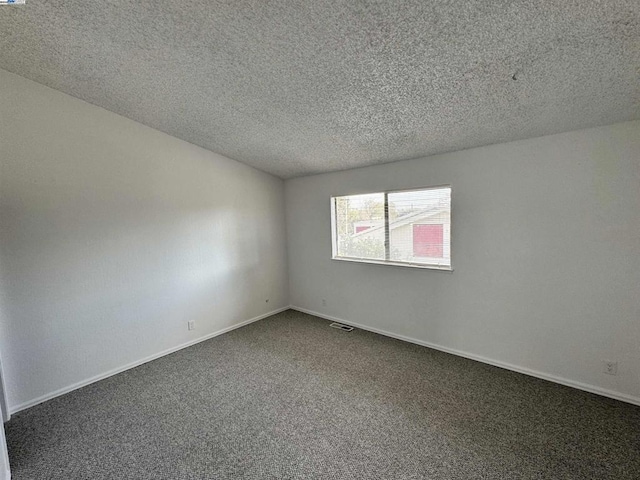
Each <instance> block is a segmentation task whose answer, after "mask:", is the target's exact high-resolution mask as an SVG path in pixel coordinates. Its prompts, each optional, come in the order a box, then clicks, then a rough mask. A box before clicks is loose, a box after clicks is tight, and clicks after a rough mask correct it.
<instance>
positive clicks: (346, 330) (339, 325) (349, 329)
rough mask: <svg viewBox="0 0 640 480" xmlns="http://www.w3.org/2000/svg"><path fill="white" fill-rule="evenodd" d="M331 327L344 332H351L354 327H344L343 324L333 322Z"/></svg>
mask: <svg viewBox="0 0 640 480" xmlns="http://www.w3.org/2000/svg"><path fill="white" fill-rule="evenodd" d="M329 326H330V327H333V328H339V329H340V330H344V331H345V332H350V331H351V330H353V327H350V326H349V325H343V324H342V323H336V322H333V323H332V324H331V325H329Z"/></svg>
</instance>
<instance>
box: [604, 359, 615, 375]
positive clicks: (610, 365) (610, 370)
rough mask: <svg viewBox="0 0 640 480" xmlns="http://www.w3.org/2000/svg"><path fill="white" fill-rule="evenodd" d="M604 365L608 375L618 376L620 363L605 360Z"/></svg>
mask: <svg viewBox="0 0 640 480" xmlns="http://www.w3.org/2000/svg"><path fill="white" fill-rule="evenodd" d="M602 364H603V365H604V370H603V371H604V373H606V374H607V375H617V374H618V362H610V361H609V360H603V361H602Z"/></svg>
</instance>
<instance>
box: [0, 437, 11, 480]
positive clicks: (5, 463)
mask: <svg viewBox="0 0 640 480" xmlns="http://www.w3.org/2000/svg"><path fill="white" fill-rule="evenodd" d="M10 477H11V473H10V472H9V456H8V454H7V442H6V440H5V438H4V426H3V425H0V480H9V478H10Z"/></svg>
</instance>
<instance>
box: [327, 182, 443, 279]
mask: <svg viewBox="0 0 640 480" xmlns="http://www.w3.org/2000/svg"><path fill="white" fill-rule="evenodd" d="M331 208H332V212H331V220H332V225H331V227H332V235H333V258H334V259H335V260H348V261H356V262H368V263H383V264H390V265H405V266H412V267H423V268H436V269H441V270H451V187H450V186H444V187H431V188H422V189H414V190H399V191H393V192H381V193H367V194H363V195H347V196H340V197H332V198H331Z"/></svg>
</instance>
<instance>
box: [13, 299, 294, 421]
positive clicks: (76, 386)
mask: <svg viewBox="0 0 640 480" xmlns="http://www.w3.org/2000/svg"><path fill="white" fill-rule="evenodd" d="M289 308H290V307H289V306H286V307H282V308H278V309H277V310H273V311H271V312H268V313H265V314H263V315H258V316H257V317H253V318H250V319H249V320H245V321H243V322H240V323H236V324H235V325H231V326H230V327H226V328H223V329H222V330H218V331H216V332H213V333H210V334H208V335H205V336H203V337H200V338H196V339H195V340H190V341H188V342H186V343H183V344H181V345H178V346H176V347H171V348H168V349H167V350H163V351H162V352H159V353H155V354H153V355H150V356H148V357H145V358H143V359H141V360H136V361H135V362H131V363H129V364H127V365H124V366H122V367H118V368H114V369H112V370H109V371H107V372H104V373H101V374H99V375H96V376H94V377H91V378H88V379H86V380H82V381H80V382H77V383H74V384H73V385H69V386H67V387H64V388H61V389H59V390H56V391H54V392H51V393H47V394H46V395H42V396H41V397H38V398H34V399H33V400H29V401H28V402H24V403H21V404H20V405H16V406H14V407H10V410H9V412H10V414H11V415H13V414H14V413H17V412H19V411H21V410H26V409H27V408H29V407H33V406H35V405H38V404H39V403H43V402H46V401H47V400H51V399H53V398H56V397H59V396H61V395H64V394H65V393H69V392H72V391H74V390H77V389H79V388H82V387H86V386H87V385H90V384H92V383H95V382H99V381H100V380H104V379H105V378H108V377H112V376H113V375H117V374H118V373H122V372H124V371H126V370H130V369H132V368H135V367H138V366H140V365H142V364H144V363H148V362H151V361H152V360H156V359H157V358H160V357H164V356H165V355H169V354H171V353H174V352H177V351H178V350H182V349H183V348H187V347H190V346H192V345H195V344H196V343H200V342H204V341H205V340H209V339H210V338H213V337H217V336H218V335H222V334H223V333H227V332H230V331H231V330H235V329H236V328H240V327H244V326H245V325H249V324H250V323H253V322H257V321H258V320H262V319H263V318H267V317H270V316H271V315H275V314H276V313H280V312H284V311H285V310H289Z"/></svg>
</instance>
